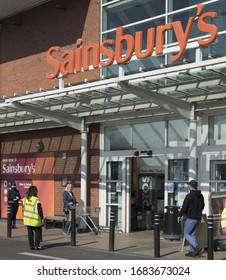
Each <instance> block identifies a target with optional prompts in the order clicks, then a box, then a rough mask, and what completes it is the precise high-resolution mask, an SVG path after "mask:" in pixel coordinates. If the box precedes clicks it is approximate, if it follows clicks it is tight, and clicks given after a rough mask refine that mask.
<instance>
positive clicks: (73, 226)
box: [71, 207, 76, 246]
mask: <svg viewBox="0 0 226 280" xmlns="http://www.w3.org/2000/svg"><path fill="white" fill-rule="evenodd" d="M71 246H76V221H75V207H73V208H72V209H71Z"/></svg>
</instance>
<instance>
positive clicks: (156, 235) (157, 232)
mask: <svg viewBox="0 0 226 280" xmlns="http://www.w3.org/2000/svg"><path fill="white" fill-rule="evenodd" d="M159 222H160V217H159V215H158V214H155V216H154V241H155V258H159V257H160V230H159Z"/></svg>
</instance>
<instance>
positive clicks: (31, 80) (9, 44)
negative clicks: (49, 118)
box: [0, 0, 100, 215]
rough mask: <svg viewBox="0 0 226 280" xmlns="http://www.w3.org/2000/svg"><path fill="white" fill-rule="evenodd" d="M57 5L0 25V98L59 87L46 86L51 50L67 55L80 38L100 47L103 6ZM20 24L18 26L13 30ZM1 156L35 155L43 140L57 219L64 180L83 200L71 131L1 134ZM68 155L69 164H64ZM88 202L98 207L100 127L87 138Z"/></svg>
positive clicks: (94, 74)
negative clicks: (51, 161)
mask: <svg viewBox="0 0 226 280" xmlns="http://www.w3.org/2000/svg"><path fill="white" fill-rule="evenodd" d="M61 2H62V1H58V0H54V1H50V2H48V3H46V4H45V5H41V6H39V7H35V8H33V9H30V10H28V11H25V12H23V13H21V14H19V15H15V16H12V17H10V18H7V19H5V20H3V21H2V22H1V32H0V42H1V43H0V80H1V82H0V98H2V97H3V96H12V95H13V94H14V93H17V94H24V93H25V92H26V91H31V92H33V91H39V89H40V88H43V89H48V88H49V89H50V88H52V87H54V86H58V80H57V79H55V80H48V79H46V77H45V75H46V73H47V72H50V71H51V67H50V66H49V65H47V62H46V59H45V55H46V52H47V50H48V49H49V48H50V47H52V46H60V47H61V48H62V49H63V50H66V49H73V48H75V47H76V45H75V42H76V40H77V39H78V38H82V39H83V40H84V44H89V43H91V42H97V43H99V36H100V33H99V32H100V1H99V0H90V1H89V0H76V1H74V0H66V1H63V3H66V9H65V10H59V9H56V8H55V6H56V4H59V3H61ZM15 23H19V25H15ZM98 77H99V70H94V71H87V72H85V73H82V74H76V75H72V76H69V77H67V78H65V84H67V83H77V82H83V81H84V79H85V78H86V79H88V80H95V79H97V78H98ZM0 137H1V138H0V140H1V155H6V154H10V155H13V154H22V153H34V152H37V149H36V148H35V145H36V144H37V142H38V141H39V140H40V139H42V142H43V143H44V146H45V149H44V151H43V152H42V153H43V154H45V153H47V152H54V154H55V160H56V162H55V214H56V215H59V214H62V192H63V190H64V188H63V187H62V176H67V178H68V180H69V181H72V183H73V185H74V186H75V189H74V192H75V195H76V197H77V199H78V200H80V165H81V155H80V148H81V135H80V132H79V131H77V130H74V129H72V128H56V129H49V130H37V131H28V132H27V131H26V132H20V133H12V134H3V135H1V136H0ZM62 153H66V159H63V158H62ZM87 154H88V159H87V162H88V183H87V186H88V189H87V192H88V197H87V204H88V205H93V206H98V205H99V204H98V203H99V202H98V193H99V190H98V179H99V173H98V172H99V125H91V126H90V128H89V133H88V151H87Z"/></svg>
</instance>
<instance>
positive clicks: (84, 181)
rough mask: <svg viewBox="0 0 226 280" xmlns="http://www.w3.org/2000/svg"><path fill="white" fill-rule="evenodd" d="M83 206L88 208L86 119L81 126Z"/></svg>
mask: <svg viewBox="0 0 226 280" xmlns="http://www.w3.org/2000/svg"><path fill="white" fill-rule="evenodd" d="M81 127H82V128H81V206H87V134H88V129H87V127H85V123H84V119H82V125H81Z"/></svg>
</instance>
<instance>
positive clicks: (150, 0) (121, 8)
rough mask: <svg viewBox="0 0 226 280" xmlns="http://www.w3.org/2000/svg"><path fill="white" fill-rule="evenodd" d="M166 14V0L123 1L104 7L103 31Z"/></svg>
mask: <svg viewBox="0 0 226 280" xmlns="http://www.w3.org/2000/svg"><path fill="white" fill-rule="evenodd" d="M164 13H165V0H142V1H138V0H121V1H118V2H114V3H112V4H111V3H110V4H109V5H107V6H104V7H103V31H106V30H109V29H113V28H116V27H118V26H124V25H126V24H131V23H133V22H138V21H142V20H145V19H149V18H151V17H155V16H157V15H161V14H164Z"/></svg>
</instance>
